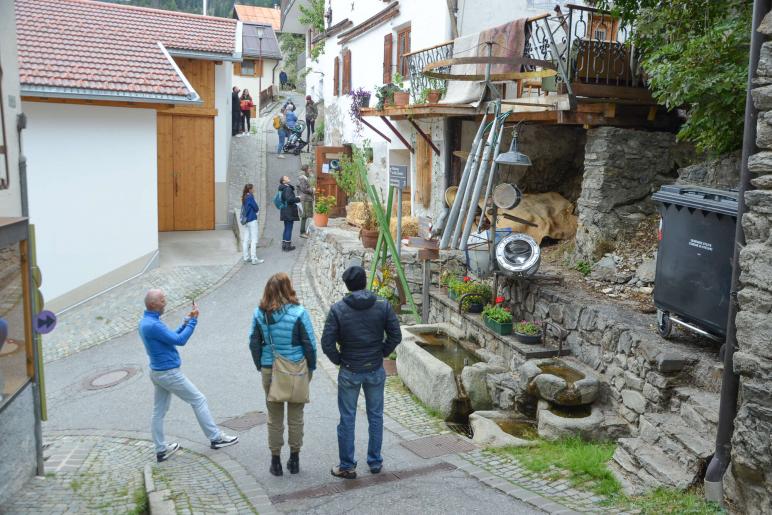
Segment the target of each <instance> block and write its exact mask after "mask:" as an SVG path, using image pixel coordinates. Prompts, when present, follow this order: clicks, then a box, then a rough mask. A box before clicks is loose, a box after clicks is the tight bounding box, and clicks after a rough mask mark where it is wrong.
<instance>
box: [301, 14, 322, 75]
mask: <svg viewBox="0 0 772 515" xmlns="http://www.w3.org/2000/svg"><path fill="white" fill-rule="evenodd" d="M298 20H299V21H300V23H302V24H303V25H307V26H309V27H311V28H312V29H314V32H316V33H317V34H321V33H322V32H324V0H311V1H310V2H309V3H308V6H307V7H306V6H305V5H301V6H300V16H299V17H298ZM323 52H324V40H321V41H319V42H318V43H316V44H315V45H314V46H313V47H312V48H311V59H313V60H314V61H316V60H317V59H318V58H319V56H320V55H322V53H323Z"/></svg>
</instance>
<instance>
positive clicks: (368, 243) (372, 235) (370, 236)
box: [359, 229, 378, 249]
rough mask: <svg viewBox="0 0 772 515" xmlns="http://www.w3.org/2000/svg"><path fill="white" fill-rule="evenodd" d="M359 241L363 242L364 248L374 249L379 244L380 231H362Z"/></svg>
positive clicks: (360, 231)
mask: <svg viewBox="0 0 772 515" xmlns="http://www.w3.org/2000/svg"><path fill="white" fill-rule="evenodd" d="M359 239H361V240H362V246H363V247H364V248H366V249H374V248H375V245H376V244H377V243H378V229H375V230H370V229H360V230H359Z"/></svg>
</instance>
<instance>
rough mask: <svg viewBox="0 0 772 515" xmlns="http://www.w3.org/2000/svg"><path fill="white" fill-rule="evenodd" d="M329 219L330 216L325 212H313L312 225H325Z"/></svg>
mask: <svg viewBox="0 0 772 515" xmlns="http://www.w3.org/2000/svg"><path fill="white" fill-rule="evenodd" d="M329 221H330V216H329V215H328V214H327V213H324V214H322V213H314V225H315V226H316V227H327V222H329Z"/></svg>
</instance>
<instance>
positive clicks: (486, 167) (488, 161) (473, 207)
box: [458, 105, 504, 250]
mask: <svg viewBox="0 0 772 515" xmlns="http://www.w3.org/2000/svg"><path fill="white" fill-rule="evenodd" d="M498 109H499V106H498V105H497V106H496V110H497V111H498ZM499 123H501V127H504V123H503V122H500V121H499V117H496V118H495V119H494V120H493V127H491V132H490V136H489V138H488V139H489V141H490V145H489V146H488V147H486V148H485V154H484V155H483V160H482V163H481V164H480V172H479V173H478V174H477V180H476V181H475V184H474V190H472V197H471V201H470V204H469V211H468V212H467V214H466V222H465V223H464V231H463V232H462V233H461V242H460V243H459V247H458V248H459V249H461V250H466V246H467V242H468V240H469V234H470V233H471V232H472V226H474V215H475V213H476V212H477V203H478V202H479V201H480V192H481V191H482V185H483V181H485V175H486V173H491V172H493V170H492V168H494V167H495V166H496V163H495V162H494V161H493V159H492V155H494V154H496V155H498V152H499V144H500V142H501V140H500V139H499V135H500V133H501V129H500V128H499V127H498V124H499ZM496 129H499V130H496ZM489 182H490V181H489ZM484 216H485V204H483V207H482V210H481V214H480V219H481V220H482V218H483V217H484ZM493 239H494V241H495V237H494V238H493Z"/></svg>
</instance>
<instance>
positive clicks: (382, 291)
mask: <svg viewBox="0 0 772 515" xmlns="http://www.w3.org/2000/svg"><path fill="white" fill-rule="evenodd" d="M373 291H374V292H375V294H376V295H378V296H379V297H381V298H383V299H384V300H386V301H388V302H389V304H391V307H392V308H393V309H394V312H395V313H399V312H400V309H401V304H402V302H401V300H400V296H399V293H398V291H397V287H396V280H395V277H394V269H393V268H392V267H391V266H384V267H382V268H381V273H380V276H376V277H375V278H374V279H373Z"/></svg>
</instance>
